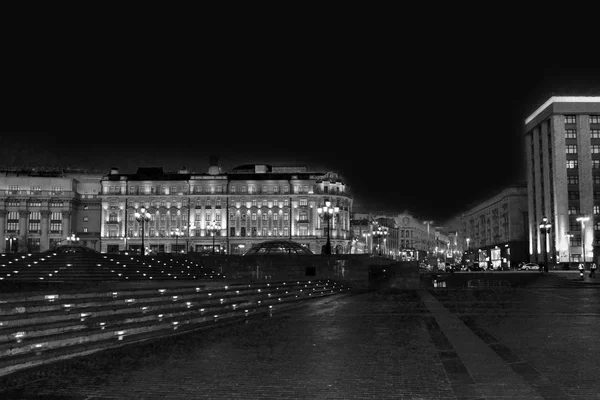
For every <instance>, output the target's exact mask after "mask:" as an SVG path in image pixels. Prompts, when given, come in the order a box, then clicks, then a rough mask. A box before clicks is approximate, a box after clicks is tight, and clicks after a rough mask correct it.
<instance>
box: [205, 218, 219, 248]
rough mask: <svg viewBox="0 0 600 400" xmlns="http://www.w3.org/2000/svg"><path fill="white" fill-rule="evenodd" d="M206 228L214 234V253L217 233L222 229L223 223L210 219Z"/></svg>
mask: <svg viewBox="0 0 600 400" xmlns="http://www.w3.org/2000/svg"><path fill="white" fill-rule="evenodd" d="M206 230H207V231H208V232H210V233H211V235H212V238H213V243H212V254H215V235H216V234H217V232H219V231H220V230H221V223H220V222H216V221H210V223H209V224H208V226H207V227H206Z"/></svg>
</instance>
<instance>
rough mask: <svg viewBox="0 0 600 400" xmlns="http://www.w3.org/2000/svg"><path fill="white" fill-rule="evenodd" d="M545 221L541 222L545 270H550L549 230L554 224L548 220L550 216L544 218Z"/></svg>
mask: <svg viewBox="0 0 600 400" xmlns="http://www.w3.org/2000/svg"><path fill="white" fill-rule="evenodd" d="M542 221H543V223H541V224H540V231H541V232H542V233H544V248H545V250H546V251H545V252H544V270H545V271H546V272H547V271H548V247H549V246H548V231H550V228H552V224H551V223H549V222H548V218H546V217H544V218H542Z"/></svg>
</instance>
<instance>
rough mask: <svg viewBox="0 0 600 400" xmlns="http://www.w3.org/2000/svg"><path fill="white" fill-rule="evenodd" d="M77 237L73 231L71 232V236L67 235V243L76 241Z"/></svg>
mask: <svg viewBox="0 0 600 400" xmlns="http://www.w3.org/2000/svg"><path fill="white" fill-rule="evenodd" d="M78 241H79V238H78V237H77V236H75V234H74V233H71V236H67V243H68V244H71V242H78Z"/></svg>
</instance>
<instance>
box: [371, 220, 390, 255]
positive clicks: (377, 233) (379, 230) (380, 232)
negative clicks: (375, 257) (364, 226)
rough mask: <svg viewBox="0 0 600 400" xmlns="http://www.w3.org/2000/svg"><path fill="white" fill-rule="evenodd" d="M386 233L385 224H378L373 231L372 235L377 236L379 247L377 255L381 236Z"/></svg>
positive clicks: (378, 246)
mask: <svg viewBox="0 0 600 400" xmlns="http://www.w3.org/2000/svg"><path fill="white" fill-rule="evenodd" d="M387 235H388V228H387V226H378V227H377V229H376V230H374V231H373V237H376V238H377V248H378V249H379V255H381V238H382V237H383V238H385V237H386V236H387Z"/></svg>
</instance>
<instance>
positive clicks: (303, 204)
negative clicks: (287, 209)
mask: <svg viewBox="0 0 600 400" xmlns="http://www.w3.org/2000/svg"><path fill="white" fill-rule="evenodd" d="M300 205H301V206H307V205H308V200H307V199H300Z"/></svg>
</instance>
